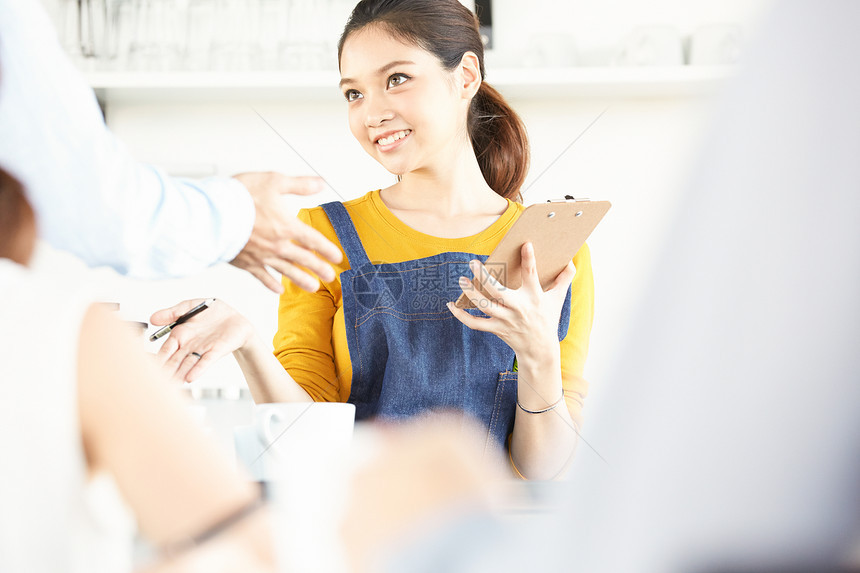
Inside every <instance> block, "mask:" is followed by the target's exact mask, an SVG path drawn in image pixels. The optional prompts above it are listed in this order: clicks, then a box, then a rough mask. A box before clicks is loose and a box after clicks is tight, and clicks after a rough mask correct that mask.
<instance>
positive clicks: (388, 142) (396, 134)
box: [375, 129, 412, 153]
mask: <svg viewBox="0 0 860 573" xmlns="http://www.w3.org/2000/svg"><path fill="white" fill-rule="evenodd" d="M410 135H412V130H411V129H402V130H400V131H388V132H385V133H383V134H382V135H380V136H378V137H376V141H375V143H376V148H377V149H378V150H379V151H382V152H383V153H385V152H388V151H393V150H395V149H398V148H399V147H400V146H401V145H404V144H405V142H406V140H407V139H408V138H409V136H410Z"/></svg>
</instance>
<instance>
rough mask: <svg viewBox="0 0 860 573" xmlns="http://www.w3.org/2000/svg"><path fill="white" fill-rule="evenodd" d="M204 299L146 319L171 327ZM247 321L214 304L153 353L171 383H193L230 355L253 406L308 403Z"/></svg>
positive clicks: (217, 303)
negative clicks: (234, 360)
mask: <svg viewBox="0 0 860 573" xmlns="http://www.w3.org/2000/svg"><path fill="white" fill-rule="evenodd" d="M202 301H203V299H192V300H186V301H183V302H181V303H179V304H177V305H175V306H172V307H170V308H167V309H164V310H159V311H158V312H156V313H155V314H153V315H152V317H150V322H152V324H154V325H165V324H170V323H171V322H173V321H174V320H176V319H177V318H179V317H180V316H181V315H182V314H184V313H185V312H187V311H188V310H190V309H192V308H194V307H195V306H197V305H198V304H199V303H201V302H202ZM266 346H267V345H266V344H264V343H263V341H262V340H260V337H259V336H257V334H256V333H255V332H254V328H253V326H251V323H250V322H249V321H248V319H247V318H245V317H244V316H242V315H241V314H239V313H238V312H236V311H235V310H234V309H233V308H231V307H230V306H229V305H227V304H226V303H225V302H223V301H220V300H216V301H215V302H214V303H213V304H212V305H211V306H210V307H209V308H208V309H207V310H206V311H205V312H201V313H200V314H198V315H196V316H195V317H194V318H192V319H191V320H189V321H188V322H186V323H184V324H181V325H180V326H177V327H176V328H174V329H173V331H171V333H170V335H169V336H168V338H167V340H165V341H164V343H163V344H162V345H161V348H159V349H158V358H159V360H160V361H161V363H162V365H163V366H164V369H165V370H166V372H167V373H168V374H170V375H171V376H172V378H174V379H176V380H182V381H185V382H193V381H194V380H196V379H197V378H198V377H199V376H200V375H201V374H203V372H205V371H206V369H207V368H209V366H211V365H212V364H214V363H215V362H217V361H218V360H219V359H221V358H222V357H224V356H226V355H227V354H230V353H231V352H232V353H233V355H234V356H235V357H236V361H237V362H238V363H239V366H240V367H241V368H242V373H243V374H244V376H245V379H246V380H247V382H248V388H249V390H250V391H251V394H252V396H253V397H254V401H255V402H257V403H258V404H259V403H262V402H310V401H311V397H310V396H309V395H308V393H307V392H305V391H304V390H303V389H302V387H301V386H299V385H298V384H297V383H296V382H295V381H294V380H293V378H292V377H291V376H290V375H289V373H288V372H287V371H286V370H284V368H283V367H282V366H281V365H280V363H279V362H278V360H277V359H276V358H275V357H274V356H272V352H271V350H270V349H269V348H267V347H266Z"/></svg>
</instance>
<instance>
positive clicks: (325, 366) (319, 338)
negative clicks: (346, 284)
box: [274, 209, 339, 402]
mask: <svg viewBox="0 0 860 573" xmlns="http://www.w3.org/2000/svg"><path fill="white" fill-rule="evenodd" d="M298 219H299V220H300V221H301V222H303V223H306V224H308V225H311V226H314V225H313V222H312V220H311V215H310V212H309V211H308V210H307V209H302V210H301V211H299V214H298ZM326 220H327V219H326ZM318 230H320V231H321V232H322V229H318ZM324 234H327V233H324ZM335 270H336V272H337V270H338V269H335ZM338 280H339V279H335V281H334V282H337V281H338ZM283 284H284V289H285V290H284V293H283V294H281V298H280V302H279V303H278V331H277V332H276V333H275V338H274V347H275V357H277V359H278V361H280V363H281V364H282V365H283V367H284V368H285V369H286V371H287V372H289V374H290V376H292V377H293V379H294V380H295V381H296V382H297V383H298V384H299V385H300V386H301V387H302V388H304V389H305V391H306V392H307V393H308V394H310V395H311V398H313V399H314V401H316V402H337V401H338V388H337V376H336V375H335V364H334V351H333V348H332V324H333V321H334V315H335V312H336V310H337V308H336V304H335V295H334V293H333V292H332V288H333V287H332V284H327V283H322V284H321V286H320V288H319V290H317V291H316V292H313V293H310V292H307V291H304V290H302V289H300V288H299V287H297V286H296V285H295V284H293V283H292V281H289V280H286V279H284V280H283Z"/></svg>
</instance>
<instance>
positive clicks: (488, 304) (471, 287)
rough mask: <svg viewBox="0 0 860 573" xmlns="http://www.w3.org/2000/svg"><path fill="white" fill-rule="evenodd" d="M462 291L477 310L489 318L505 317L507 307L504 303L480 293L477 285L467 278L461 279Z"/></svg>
mask: <svg viewBox="0 0 860 573" xmlns="http://www.w3.org/2000/svg"><path fill="white" fill-rule="evenodd" d="M460 289H461V290H462V291H463V294H465V295H466V297H467V298H468V299H469V300H470V301H472V304H473V305H475V308H477V309H479V310H480V311H482V312H483V313H484V314H486V315H487V316H492V317H504V316H506V314H505V310H506V309H505V305H504V302H503V301H501V300H499V299H498V298H495V297H492V298H491V297H488V296H486V295H484V294H483V293H481V291H479V290H478V289H477V288H476V286H475V284H474V283H473V282H472V281H470V280H469V279H467V278H466V277H460ZM466 314H469V313H466Z"/></svg>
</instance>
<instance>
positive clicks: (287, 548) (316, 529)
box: [234, 402, 355, 572]
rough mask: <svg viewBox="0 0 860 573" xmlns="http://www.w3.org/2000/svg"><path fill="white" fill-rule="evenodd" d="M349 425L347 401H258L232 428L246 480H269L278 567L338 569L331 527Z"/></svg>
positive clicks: (351, 412) (343, 480)
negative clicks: (250, 415)
mask: <svg viewBox="0 0 860 573" xmlns="http://www.w3.org/2000/svg"><path fill="white" fill-rule="evenodd" d="M354 422H355V406H354V405H352V404H343V403H323V402H299V403H280V404H260V405H258V406H257V407H256V409H255V413H254V424H253V425H252V426H239V427H237V428H235V429H234V437H235V440H236V454H237V458H238V459H239V460H240V461H241V462H242V463H243V465H245V467H247V468H248V469H249V471H250V472H251V475H252V477H253V478H254V479H257V480H261V481H266V482H268V483H269V484H270V489H271V491H272V495H273V498H274V501H275V506H276V511H275V515H276V523H275V546H276V547H277V548H278V559H279V561H280V563H281V567H282V568H283V569H284V570H285V571H308V572H312V571H325V572H333V571H340V570H342V569H343V562H342V558H343V556H342V551H341V548H340V547H339V545H338V541H337V540H338V539H339V535H337V531H338V526H339V522H340V519H341V514H342V512H343V509H344V505H345V497H346V488H347V478H348V475H347V474H348V472H347V470H348V468H349V466H350V464H349V460H350V456H349V454H350V452H349V449H350V444H351V442H352V434H353V427H354Z"/></svg>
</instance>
